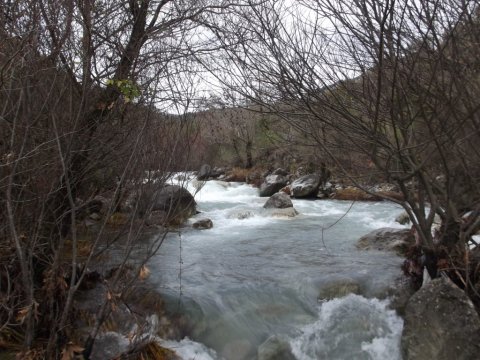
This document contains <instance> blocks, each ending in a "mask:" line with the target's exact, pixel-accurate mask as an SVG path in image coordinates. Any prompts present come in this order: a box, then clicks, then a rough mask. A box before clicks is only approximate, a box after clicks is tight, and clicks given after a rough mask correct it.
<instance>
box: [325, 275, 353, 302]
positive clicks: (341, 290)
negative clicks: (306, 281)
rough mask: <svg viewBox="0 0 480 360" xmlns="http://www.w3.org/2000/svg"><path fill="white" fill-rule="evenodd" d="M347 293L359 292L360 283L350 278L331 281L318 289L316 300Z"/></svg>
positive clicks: (337, 296) (341, 295)
mask: <svg viewBox="0 0 480 360" xmlns="http://www.w3.org/2000/svg"><path fill="white" fill-rule="evenodd" d="M348 294H356V295H360V294H361V288H360V285H359V284H358V283H357V282H355V281H354V280H352V279H343V280H339V281H335V282H332V283H330V284H327V285H325V286H323V287H322V288H321V289H320V292H319V295H318V300H321V301H323V300H332V299H335V298H340V297H344V296H347V295H348Z"/></svg>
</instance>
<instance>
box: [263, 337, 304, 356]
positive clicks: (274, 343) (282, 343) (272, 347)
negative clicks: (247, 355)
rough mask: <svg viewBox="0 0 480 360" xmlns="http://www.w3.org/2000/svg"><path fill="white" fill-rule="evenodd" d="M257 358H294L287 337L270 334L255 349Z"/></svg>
mask: <svg viewBox="0 0 480 360" xmlns="http://www.w3.org/2000/svg"><path fill="white" fill-rule="evenodd" d="M257 359H258V360H295V359H296V358H295V356H294V355H293V353H292V348H291V346H290V343H289V342H288V340H287V339H285V338H283V337H281V336H277V335H274V336H270V337H269V338H268V339H267V340H266V341H265V342H264V343H262V344H261V345H260V346H259V347H258V350H257Z"/></svg>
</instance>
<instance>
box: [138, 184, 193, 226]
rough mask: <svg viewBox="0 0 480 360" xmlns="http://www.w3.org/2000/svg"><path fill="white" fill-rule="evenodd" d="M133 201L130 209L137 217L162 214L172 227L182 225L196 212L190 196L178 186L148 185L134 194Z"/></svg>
mask: <svg viewBox="0 0 480 360" xmlns="http://www.w3.org/2000/svg"><path fill="white" fill-rule="evenodd" d="M135 201H136V203H134V204H133V206H132V209H134V210H136V211H138V215H140V216H144V215H146V214H147V215H148V214H150V213H152V212H153V213H155V214H157V212H158V214H160V212H164V213H165V214H166V216H165V217H166V222H167V223H169V224H173V225H175V224H181V223H183V222H184V221H185V220H186V219H188V218H189V217H190V216H192V215H194V214H196V212H197V210H196V206H197V204H196V202H195V199H194V198H193V196H192V194H190V193H189V192H188V190H187V189H185V188H183V187H181V186H178V185H163V186H162V185H158V184H148V185H146V186H144V187H143V188H142V189H141V192H140V193H137V194H135Z"/></svg>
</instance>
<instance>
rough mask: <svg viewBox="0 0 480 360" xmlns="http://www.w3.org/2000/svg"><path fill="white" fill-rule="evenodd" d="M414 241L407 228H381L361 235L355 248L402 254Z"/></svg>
mask: <svg viewBox="0 0 480 360" xmlns="http://www.w3.org/2000/svg"><path fill="white" fill-rule="evenodd" d="M414 242H415V239H414V237H413V235H412V234H411V233H410V230H408V229H395V228H381V229H377V230H373V231H372V232H370V233H368V234H367V235H365V236H362V237H361V238H360V240H358V242H357V248H359V249H361V250H380V251H385V250H386V251H394V252H396V253H397V254H398V255H403V254H404V252H405V251H406V250H407V249H408V248H409V247H410V245H413V244H414Z"/></svg>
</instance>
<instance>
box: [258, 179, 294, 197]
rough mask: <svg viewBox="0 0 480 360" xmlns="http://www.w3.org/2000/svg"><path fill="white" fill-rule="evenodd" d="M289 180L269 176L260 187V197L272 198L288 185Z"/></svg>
mask: <svg viewBox="0 0 480 360" xmlns="http://www.w3.org/2000/svg"><path fill="white" fill-rule="evenodd" d="M287 182H288V179H287V178H286V177H285V176H283V175H268V176H267V177H266V178H265V180H264V181H263V183H262V185H260V193H259V194H260V196H262V197H266V196H272V195H273V194H275V193H276V192H277V191H279V190H280V189H282V188H283V187H285V185H287Z"/></svg>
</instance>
